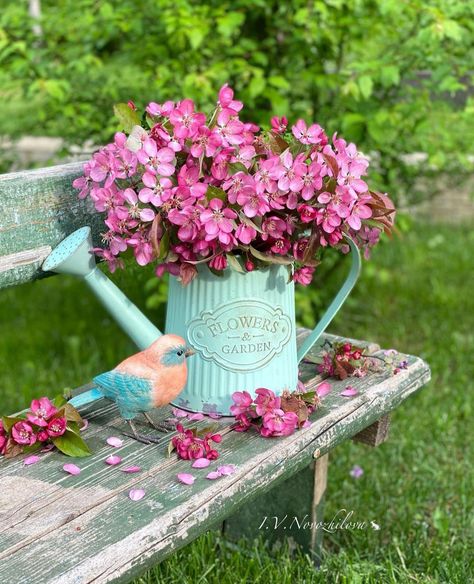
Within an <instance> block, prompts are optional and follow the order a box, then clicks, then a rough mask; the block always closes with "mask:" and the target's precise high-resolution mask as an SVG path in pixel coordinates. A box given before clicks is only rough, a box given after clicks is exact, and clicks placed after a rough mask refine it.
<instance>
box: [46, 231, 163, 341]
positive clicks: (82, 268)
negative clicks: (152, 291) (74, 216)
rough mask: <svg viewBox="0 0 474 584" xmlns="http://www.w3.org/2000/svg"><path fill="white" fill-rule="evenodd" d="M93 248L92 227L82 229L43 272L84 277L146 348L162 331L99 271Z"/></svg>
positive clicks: (50, 259)
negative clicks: (92, 251)
mask: <svg viewBox="0 0 474 584" xmlns="http://www.w3.org/2000/svg"><path fill="white" fill-rule="evenodd" d="M91 249H92V237H91V230H90V227H82V228H81V229H78V230H77V231H74V233H71V235H69V236H68V237H66V239H65V240H64V241H62V242H61V243H60V244H59V245H58V246H57V247H56V248H55V249H54V250H53V251H52V252H51V254H50V255H49V256H48V257H47V258H46V260H45V262H44V263H43V265H42V270H43V271H45V272H56V273H58V274H71V275H73V276H77V277H79V278H83V279H84V280H85V281H86V283H87V285H88V286H89V287H90V289H91V290H92V291H93V292H94V294H95V295H96V297H97V298H98V299H99V300H100V302H101V303H102V304H103V305H104V306H105V308H106V309H107V310H108V311H109V313H110V314H111V316H112V317H113V318H114V320H116V321H117V323H118V324H119V326H120V327H121V328H122V329H123V330H124V331H125V333H126V334H127V335H128V336H129V337H130V338H131V339H132V341H133V342H134V343H135V344H136V345H137V347H138V348H139V349H140V350H143V349H146V348H147V347H149V346H150V345H151V343H153V341H156V339H157V338H158V337H159V336H161V335H162V333H161V331H159V330H158V329H157V328H156V326H155V325H154V324H153V323H152V322H150V321H149V320H148V319H147V318H146V316H145V315H144V314H143V313H142V312H141V311H140V310H139V309H138V308H137V307H136V306H135V305H134V304H133V303H132V302H131V301H130V300H129V299H128V298H127V297H126V296H125V294H124V293H123V292H122V291H121V290H119V288H117V286H116V285H115V284H114V283H113V282H112V281H111V280H109V278H107V276H105V274H103V273H102V272H101V270H99V269H98V267H97V266H96V263H95V258H94V255H93V254H92V253H90V250H91Z"/></svg>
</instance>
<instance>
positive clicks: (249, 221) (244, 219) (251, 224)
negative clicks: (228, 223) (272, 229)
mask: <svg viewBox="0 0 474 584" xmlns="http://www.w3.org/2000/svg"><path fill="white" fill-rule="evenodd" d="M239 219H240V220H241V221H242V223H245V225H248V226H249V227H253V228H254V229H255V231H257V232H258V233H263V229H262V228H261V227H260V226H259V225H257V224H256V223H255V221H252V219H250V218H249V217H247V215H244V213H239ZM257 219H258V218H257Z"/></svg>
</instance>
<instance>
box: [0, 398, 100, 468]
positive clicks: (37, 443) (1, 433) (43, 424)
mask: <svg viewBox="0 0 474 584" xmlns="http://www.w3.org/2000/svg"><path fill="white" fill-rule="evenodd" d="M84 425H85V423H84V420H83V419H82V418H81V416H80V414H79V412H78V411H77V410H76V409H75V408H74V407H73V406H71V405H70V404H69V403H67V401H66V399H65V398H64V397H63V396H58V397H57V398H56V399H55V400H54V401H53V402H51V401H50V400H49V399H48V398H47V397H41V398H39V399H34V400H33V401H32V402H31V406H30V409H29V410H28V411H27V412H26V413H25V414H24V415H18V416H4V417H3V418H0V456H1V455H3V456H5V457H7V458H13V457H14V456H18V455H19V454H23V453H31V452H35V451H38V450H44V449H51V448H54V447H56V448H57V449H58V450H60V451H61V452H63V453H64V454H67V455H69V456H88V455H89V454H91V452H90V450H89V448H88V447H87V445H86V443H85V442H84V440H83V439H82V438H81V437H80V435H79V431H80V429H81V428H82V427H83V426H84ZM35 458H36V459H37V457H35Z"/></svg>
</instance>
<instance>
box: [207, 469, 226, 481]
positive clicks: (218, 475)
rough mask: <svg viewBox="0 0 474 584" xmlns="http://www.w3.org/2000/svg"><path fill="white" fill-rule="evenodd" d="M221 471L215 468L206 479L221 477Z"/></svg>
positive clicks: (211, 479) (212, 479)
mask: <svg viewBox="0 0 474 584" xmlns="http://www.w3.org/2000/svg"><path fill="white" fill-rule="evenodd" d="M221 476H222V475H221V473H220V472H217V470H213V471H212V472H210V473H209V474H208V475H207V476H206V479H209V480H210V481H214V480H215V479H218V478H219V477H221Z"/></svg>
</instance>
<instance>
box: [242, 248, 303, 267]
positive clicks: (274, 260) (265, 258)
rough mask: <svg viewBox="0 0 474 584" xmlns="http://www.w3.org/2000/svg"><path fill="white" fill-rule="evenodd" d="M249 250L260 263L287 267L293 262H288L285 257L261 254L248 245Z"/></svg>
mask: <svg viewBox="0 0 474 584" xmlns="http://www.w3.org/2000/svg"><path fill="white" fill-rule="evenodd" d="M249 250H250V253H251V254H252V255H253V256H254V257H255V258H257V259H258V260H261V261H262V262H265V263H269V264H279V265H282V266H288V265H290V264H292V263H293V260H290V259H288V258H287V257H285V256H278V255H272V254H266V253H262V252H261V251H258V249H255V248H254V247H252V246H251V245H249Z"/></svg>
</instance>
